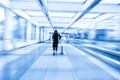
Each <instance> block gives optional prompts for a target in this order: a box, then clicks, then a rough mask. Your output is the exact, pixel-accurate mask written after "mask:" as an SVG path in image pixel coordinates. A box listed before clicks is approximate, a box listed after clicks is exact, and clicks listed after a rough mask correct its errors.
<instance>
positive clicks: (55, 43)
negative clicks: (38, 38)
mask: <svg viewBox="0 0 120 80" xmlns="http://www.w3.org/2000/svg"><path fill="white" fill-rule="evenodd" d="M60 39H61V35H60V34H59V33H58V31H57V30H55V31H54V33H53V35H52V40H53V45H52V46H53V55H55V54H56V53H57V49H58V43H59V40H60Z"/></svg>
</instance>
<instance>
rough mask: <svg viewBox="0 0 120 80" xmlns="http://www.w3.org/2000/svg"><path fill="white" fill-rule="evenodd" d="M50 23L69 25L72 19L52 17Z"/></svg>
mask: <svg viewBox="0 0 120 80" xmlns="http://www.w3.org/2000/svg"><path fill="white" fill-rule="evenodd" d="M51 20H52V21H53V23H54V22H60V23H61V22H63V23H64V22H66V23H69V22H70V21H71V20H72V18H65V17H64V18H61V17H53V18H52V19H51Z"/></svg>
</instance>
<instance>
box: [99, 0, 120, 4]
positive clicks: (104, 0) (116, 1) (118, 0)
mask: <svg viewBox="0 0 120 80" xmlns="http://www.w3.org/2000/svg"><path fill="white" fill-rule="evenodd" d="M101 3H111V4H119V3H120V0H102V1H101Z"/></svg>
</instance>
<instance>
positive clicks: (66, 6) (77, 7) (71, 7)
mask: <svg viewBox="0 0 120 80" xmlns="http://www.w3.org/2000/svg"><path fill="white" fill-rule="evenodd" d="M56 1H57V0H56ZM48 9H49V11H58V12H78V11H82V10H83V4H82V3H73V2H71V3H67V2H66V3H65V2H48Z"/></svg>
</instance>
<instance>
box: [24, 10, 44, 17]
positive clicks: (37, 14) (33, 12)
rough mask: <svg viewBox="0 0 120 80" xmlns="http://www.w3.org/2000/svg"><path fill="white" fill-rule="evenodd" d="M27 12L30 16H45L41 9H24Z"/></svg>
mask: <svg viewBox="0 0 120 80" xmlns="http://www.w3.org/2000/svg"><path fill="white" fill-rule="evenodd" d="M25 12H26V13H27V14H29V15H30V16H31V17H32V16H39V17H42V16H45V15H44V13H43V12H42V11H25Z"/></svg>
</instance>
